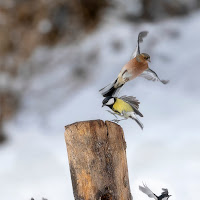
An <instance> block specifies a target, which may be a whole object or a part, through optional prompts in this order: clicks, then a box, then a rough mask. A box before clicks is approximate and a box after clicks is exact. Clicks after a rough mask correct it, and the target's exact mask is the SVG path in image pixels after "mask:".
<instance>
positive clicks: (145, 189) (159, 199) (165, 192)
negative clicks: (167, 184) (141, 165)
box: [139, 184, 172, 200]
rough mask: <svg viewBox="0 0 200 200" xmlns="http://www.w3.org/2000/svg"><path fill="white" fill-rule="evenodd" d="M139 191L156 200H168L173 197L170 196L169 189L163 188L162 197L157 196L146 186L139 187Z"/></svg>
mask: <svg viewBox="0 0 200 200" xmlns="http://www.w3.org/2000/svg"><path fill="white" fill-rule="evenodd" d="M139 190H140V191H142V192H143V193H145V194H146V195H147V196H148V197H150V198H154V199H155V200H168V198H169V197H170V196H172V195H169V194H168V189H164V188H162V190H163V192H162V193H161V195H160V196H157V195H155V194H154V193H153V192H152V191H151V190H150V189H149V188H148V187H147V186H146V185H145V184H143V187H142V186H139Z"/></svg>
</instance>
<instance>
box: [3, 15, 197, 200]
mask: <svg viewBox="0 0 200 200" xmlns="http://www.w3.org/2000/svg"><path fill="white" fill-rule="evenodd" d="M142 30H148V31H149V35H148V37H146V38H145V41H144V43H142V44H141V51H142V52H146V53H149V54H150V56H151V61H152V62H151V63H150V67H151V68H152V69H153V70H155V71H156V72H157V74H158V75H159V76H160V78H162V79H169V80H170V82H169V84H168V85H163V84H161V83H159V82H156V83H155V82H150V81H147V80H145V79H143V78H136V79H135V80H134V81H132V82H129V83H128V84H127V85H126V86H125V87H124V89H123V90H122V95H123V94H126V95H132V96H136V97H137V99H139V101H140V102H141V104H140V111H141V112H142V113H143V115H144V118H141V121H142V122H143V124H144V130H143V131H141V130H140V128H139V126H138V125H137V124H136V123H135V122H134V121H132V120H127V121H123V122H121V123H120V125H121V126H122V127H123V129H124V133H125V138H126V142H127V160H128V168H129V179H130V186H131V190H132V195H133V197H134V199H135V200H139V199H140V200H142V199H148V197H147V196H145V195H144V194H143V193H141V192H140V191H139V190H138V186H139V184H142V182H145V183H146V184H147V185H148V186H149V187H150V188H151V189H152V190H153V191H154V192H155V193H156V194H160V192H161V188H162V187H164V188H168V189H169V193H170V194H172V197H170V199H171V200H180V199H181V200H188V199H198V198H197V196H199V185H200V116H199V113H200V78H199V73H200V64H199V59H200V47H199V44H200V12H199V11H197V12H195V13H193V14H190V15H188V16H185V17H181V18H179V17H176V18H169V19H166V20H164V21H160V22H156V23H144V22H143V23H137V24H134V23H129V22H126V21H123V20H122V19H120V18H111V17H108V16H105V17H104V20H103V22H102V23H101V25H99V27H98V29H97V30H96V31H95V32H93V33H92V34H90V35H85V36H83V37H82V40H79V41H77V42H76V43H74V44H72V45H65V44H63V45H62V44H60V45H58V46H57V47H55V48H53V49H48V48H45V47H41V48H37V49H36V51H35V53H34V54H33V55H32V57H31V58H30V59H29V60H28V61H27V66H28V67H29V68H31V69H32V71H31V73H32V76H31V77H30V79H29V80H24V79H23V77H22V78H21V79H20V80H15V81H16V82H15V84H17V83H20V82H23V81H27V82H28V84H27V86H26V88H25V89H24V93H23V97H22V104H21V108H20V111H19V112H18V113H17V115H16V116H15V117H14V118H12V119H11V120H10V121H8V122H7V123H6V125H5V130H6V132H7V133H8V134H9V139H10V140H9V141H8V142H7V143H5V144H4V145H2V146H0V159H1V164H0V199H2V200H11V199H14V200H28V199H30V198H31V197H34V199H35V200H40V199H42V197H45V198H47V199H48V200H58V199H59V200H66V199H69V200H72V199H73V191H72V186H71V178H70V173H69V166H68V160H67V151H66V145H65V141H64V126H65V125H68V124H70V123H73V122H76V121H84V120H93V119H102V120H112V119H113V116H112V115H110V114H109V113H108V112H106V109H104V108H101V102H102V100H103V99H102V97H101V95H100V94H99V93H98V90H99V89H100V88H102V87H103V86H105V85H106V84H108V83H109V82H111V81H113V80H114V79H115V78H116V76H117V74H118V72H119V71H120V69H121V67H122V66H123V65H124V64H125V63H126V62H127V61H128V60H129V58H130V56H131V53H132V52H133V50H134V48H135V45H136V38H137V34H138V33H139V32H140V31H142ZM35 67H38V68H40V70H39V73H38V71H37V72H36V73H34V68H35ZM85 69H86V70H85ZM79 72H80V73H81V74H82V75H81V76H82V79H79V80H78V81H76V80H75V79H74V78H72V77H74V76H72V75H74V73H79ZM27 73H29V72H27ZM70 88H73V90H70Z"/></svg>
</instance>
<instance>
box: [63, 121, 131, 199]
mask: <svg viewBox="0 0 200 200" xmlns="http://www.w3.org/2000/svg"><path fill="white" fill-rule="evenodd" d="M65 141H66V144H67V152H68V160H69V166H70V172H71V180H72V186H73V192H74V197H75V200H131V199H132V196H131V192H130V186H129V178H128V168H127V161H126V142H125V140H124V133H123V130H122V128H121V127H120V126H119V125H117V124H115V123H112V122H109V121H106V122H105V123H104V122H103V121H102V120H93V121H85V122H76V123H74V124H71V125H68V126H66V127H65Z"/></svg>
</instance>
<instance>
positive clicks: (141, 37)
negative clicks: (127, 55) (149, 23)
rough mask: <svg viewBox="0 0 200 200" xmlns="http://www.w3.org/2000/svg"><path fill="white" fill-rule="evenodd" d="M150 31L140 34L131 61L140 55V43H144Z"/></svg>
mask: <svg viewBox="0 0 200 200" xmlns="http://www.w3.org/2000/svg"><path fill="white" fill-rule="evenodd" d="M148 33H149V32H148V31H142V32H140V33H139V34H138V40H137V45H136V48H135V51H134V52H133V54H132V56H131V59H133V58H135V57H136V56H137V55H138V54H140V43H141V42H143V38H145V37H146V36H147V35H148Z"/></svg>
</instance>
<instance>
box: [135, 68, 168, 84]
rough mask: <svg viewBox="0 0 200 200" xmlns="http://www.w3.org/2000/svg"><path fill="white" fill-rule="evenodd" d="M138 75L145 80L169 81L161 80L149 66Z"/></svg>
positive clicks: (166, 81) (164, 82)
mask: <svg viewBox="0 0 200 200" xmlns="http://www.w3.org/2000/svg"><path fill="white" fill-rule="evenodd" d="M139 76H141V77H143V78H146V79H147V80H151V81H160V82H161V83H163V84H167V83H168V82H169V80H161V79H160V78H159V77H158V75H157V74H156V72H154V71H153V70H151V69H150V68H148V69H146V70H145V71H144V72H142V73H141V74H140V75H139Z"/></svg>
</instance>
